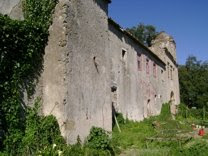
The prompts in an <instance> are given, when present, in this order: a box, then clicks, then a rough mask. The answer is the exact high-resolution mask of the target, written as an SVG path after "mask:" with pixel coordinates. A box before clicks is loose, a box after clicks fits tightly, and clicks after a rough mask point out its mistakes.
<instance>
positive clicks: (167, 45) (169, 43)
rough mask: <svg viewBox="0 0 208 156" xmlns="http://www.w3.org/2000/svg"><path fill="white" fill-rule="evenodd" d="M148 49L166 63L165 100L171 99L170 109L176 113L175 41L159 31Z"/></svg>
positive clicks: (177, 101)
mask: <svg viewBox="0 0 208 156" xmlns="http://www.w3.org/2000/svg"><path fill="white" fill-rule="evenodd" d="M150 49H151V50H152V51H153V52H154V53H156V54H157V55H158V56H159V57H160V58H161V59H163V61H164V62H165V63H166V70H165V79H164V80H165V85H166V87H165V89H164V95H165V102H169V101H171V103H172V105H171V111H172V113H173V114H175V113H176V111H177V109H176V106H177V105H178V104H179V103H180V92H179V79H178V67H177V63H176V43H175V41H174V40H173V38H172V37H171V36H170V35H168V34H166V33H165V32H161V33H160V34H159V35H158V36H157V37H156V39H155V40H154V41H152V46H151V47H150Z"/></svg>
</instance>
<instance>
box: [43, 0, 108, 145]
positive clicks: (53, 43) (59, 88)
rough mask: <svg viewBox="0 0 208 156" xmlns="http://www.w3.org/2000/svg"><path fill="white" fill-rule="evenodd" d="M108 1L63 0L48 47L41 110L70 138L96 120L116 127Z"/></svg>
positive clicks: (70, 140) (84, 133) (82, 135)
mask: <svg viewBox="0 0 208 156" xmlns="http://www.w3.org/2000/svg"><path fill="white" fill-rule="evenodd" d="M107 9H108V3H107V1H98V0H97V1H92V0H72V1H64V0H60V2H59V4H58V5H57V7H56V10H55V14H54V20H53V24H52V26H51V28H50V37H49V43H48V46H47V47H46V54H45V59H44V60H45V63H44V72H43V112H44V114H45V115H48V114H50V113H52V114H54V115H55V116H56V117H57V119H58V121H59V125H60V127H61V130H62V134H63V136H64V137H65V138H66V140H67V142H68V143H75V141H76V140H77V137H78V135H79V136H80V138H81V139H82V140H84V138H85V137H86V136H87V135H88V134H89V130H90V129H91V127H92V126H97V127H102V128H104V129H106V130H109V131H110V130H111V129H112V109H111V97H110V76H109V75H110V63H109V61H110V60H109V50H108V18H107Z"/></svg>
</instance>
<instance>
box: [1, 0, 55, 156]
mask: <svg viewBox="0 0 208 156" xmlns="http://www.w3.org/2000/svg"><path fill="white" fill-rule="evenodd" d="M55 4H56V1H55V0H42V1H38V2H36V1H35V0H25V1H24V10H25V12H24V13H25V20H24V21H17V20H11V19H10V18H9V17H8V16H3V15H0V67H1V68H0V105H1V107H0V139H1V140H0V151H4V152H5V151H6V153H8V154H10V155H16V153H18V152H19V151H18V150H17V149H21V146H22V144H26V145H27V144H28V140H29V138H30V137H31V138H32V137H33V136H32V135H36V134H30V133H29V132H34V133H35V129H31V128H32V127H28V126H34V125H33V124H31V123H33V122H34V123H36V120H35V119H34V118H30V117H31V116H30V108H27V107H26V106H24V105H23V102H22V97H23V95H22V93H23V91H26V92H27V93H28V95H32V93H33V90H34V85H35V82H36V81H37V79H38V76H39V74H40V72H41V70H42V61H43V54H44V49H45V45H46V44H47V40H48V27H49V25H50V23H51V14H52V12H53V10H54V6H55ZM37 10H39V11H37ZM35 17H36V18H35ZM32 119H33V122H32V121H31V120H32ZM49 121H50V122H51V123H54V119H53V118H51V117H48V118H44V119H40V120H37V122H43V123H42V124H44V123H45V124H46V123H47V122H49ZM36 124H37V125H38V124H39V123H36ZM42 126H44V125H42ZM38 128H40V127H38ZM45 128H46V127H45ZM50 128H52V127H50ZM40 129H41V128H40ZM52 129H53V128H52ZM43 135H44V134H43ZM47 135H48V134H47ZM51 135H53V134H51ZM25 137H26V138H25ZM23 138H24V139H23ZM41 138H42V136H41ZM31 141H32V140H31ZM40 145H41V144H40ZM28 146H29V145H28Z"/></svg>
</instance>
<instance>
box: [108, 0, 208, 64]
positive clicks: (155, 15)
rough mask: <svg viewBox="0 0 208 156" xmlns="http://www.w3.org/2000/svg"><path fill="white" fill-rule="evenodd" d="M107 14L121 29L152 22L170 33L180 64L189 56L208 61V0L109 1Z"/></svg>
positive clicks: (159, 28) (159, 29)
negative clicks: (174, 42)
mask: <svg viewBox="0 0 208 156" xmlns="http://www.w3.org/2000/svg"><path fill="white" fill-rule="evenodd" d="M109 16H110V17H111V18H113V19H114V20H115V21H116V22H117V23H119V24H120V25H121V26H122V27H124V28H127V27H132V26H136V25H138V24H139V23H144V24H151V25H154V26H156V28H157V30H158V31H162V30H164V31H166V32H167V33H168V34H170V35H172V36H173V37H174V39H175V41H176V44H177V45H176V46H177V61H178V63H179V64H184V63H185V61H186V58H187V57H188V56H189V55H194V56H196V57H197V58H198V59H199V60H208V0H112V3H111V4H110V7H109Z"/></svg>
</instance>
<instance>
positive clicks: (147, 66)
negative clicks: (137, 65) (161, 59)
mask: <svg viewBox="0 0 208 156" xmlns="http://www.w3.org/2000/svg"><path fill="white" fill-rule="evenodd" d="M146 73H147V74H149V60H148V59H146Z"/></svg>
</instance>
